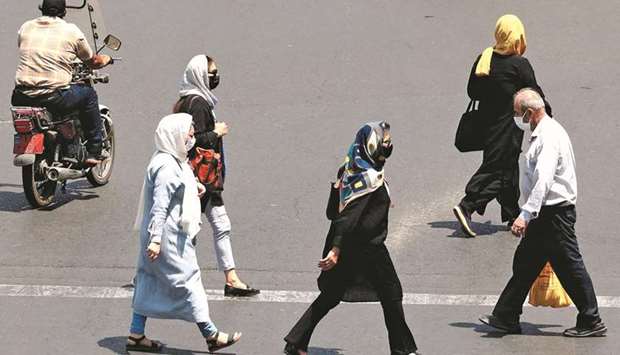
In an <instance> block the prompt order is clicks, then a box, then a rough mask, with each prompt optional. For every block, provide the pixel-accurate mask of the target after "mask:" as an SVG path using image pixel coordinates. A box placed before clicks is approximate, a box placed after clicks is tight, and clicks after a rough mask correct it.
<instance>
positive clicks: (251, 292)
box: [224, 284, 260, 297]
mask: <svg viewBox="0 0 620 355" xmlns="http://www.w3.org/2000/svg"><path fill="white" fill-rule="evenodd" d="M246 287H247V288H237V287H233V286H229V285H228V284H227V285H225V286H224V296H226V297H252V296H256V295H258V294H259V293H260V290H257V289H255V288H252V287H250V285H246Z"/></svg>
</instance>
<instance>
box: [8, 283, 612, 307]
mask: <svg viewBox="0 0 620 355" xmlns="http://www.w3.org/2000/svg"><path fill="white" fill-rule="evenodd" d="M206 291H207V296H208V297H209V300H211V301H224V300H227V301H243V302H265V303H312V301H314V299H315V298H316V297H317V296H318V294H319V293H318V292H313V291H273V290H263V291H261V293H260V294H259V295H258V296H256V297H249V298H230V297H224V292H223V291H221V290H206ZM132 295H133V290H132V289H130V288H123V287H97V286H52V285H2V284H0V297H60V298H101V299H125V298H131V297H132ZM497 298H498V296H496V295H442V294H428V293H405V294H404V298H403V304H405V305H432V306H493V305H495V303H496V302H497ZM597 299H598V305H599V307H601V308H620V297H618V296H599V297H597ZM525 305H526V306H529V304H527V303H526V304H525Z"/></svg>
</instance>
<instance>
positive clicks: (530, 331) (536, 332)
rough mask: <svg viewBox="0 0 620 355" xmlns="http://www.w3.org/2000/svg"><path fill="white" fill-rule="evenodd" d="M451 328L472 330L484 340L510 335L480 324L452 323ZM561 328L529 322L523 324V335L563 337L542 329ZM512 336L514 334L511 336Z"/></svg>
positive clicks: (559, 333)
mask: <svg viewBox="0 0 620 355" xmlns="http://www.w3.org/2000/svg"><path fill="white" fill-rule="evenodd" d="M450 326H452V327H457V328H472V329H473V330H474V332H476V333H482V334H483V335H482V337H483V338H502V337H504V336H506V335H508V334H506V333H504V332H501V331H499V330H496V329H495V328H493V327H490V326H488V325H486V324H480V323H467V322H457V323H450ZM557 327H561V325H559V324H532V323H528V322H521V329H522V334H521V335H530V336H532V335H533V336H563V335H562V333H561V332H546V331H543V330H542V329H544V328H557ZM511 335H512V334H511Z"/></svg>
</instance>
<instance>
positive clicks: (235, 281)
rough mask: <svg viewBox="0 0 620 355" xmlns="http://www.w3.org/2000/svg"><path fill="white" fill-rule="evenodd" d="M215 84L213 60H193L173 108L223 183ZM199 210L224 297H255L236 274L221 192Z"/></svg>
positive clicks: (207, 197)
mask: <svg viewBox="0 0 620 355" xmlns="http://www.w3.org/2000/svg"><path fill="white" fill-rule="evenodd" d="M219 82H220V75H219V73H218V70H217V66H216V64H215V60H213V58H211V57H209V56H207V55H205V54H200V55H197V56H194V57H193V58H192V59H191V60H190V61H189V63H188V64H187V67H186V68H185V72H184V73H183V78H182V80H181V89H180V90H179V100H178V101H177V103H176V105H175V106H174V112H185V113H188V114H190V115H192V118H193V120H194V127H195V128H196V147H200V148H202V149H213V150H214V151H215V152H216V153H218V154H220V156H221V157H222V163H223V179H225V177H226V159H225V155H224V141H223V138H224V136H225V135H226V134H227V133H228V125H227V124H226V123H225V122H218V121H217V120H216V119H215V112H214V110H215V106H216V105H217V103H218V99H217V97H215V95H214V94H213V90H214V89H215V88H216V87H217V86H218V84H219ZM195 153H196V152H195V151H194V150H192V151H190V153H189V155H190V158H193V157H194V154H195ZM208 190H209V189H208ZM202 207H203V210H204V212H205V215H206V216H207V220H208V221H209V224H210V225H211V229H212V230H213V244H214V249H215V254H216V257H217V266H218V270H220V271H222V272H223V273H224V278H225V284H224V296H231V297H250V296H255V295H257V294H258V293H260V290H258V289H255V288H253V287H251V286H249V285H248V284H246V283H244V282H243V281H241V278H240V277H239V275H238V274H237V271H236V265H235V259H234V257H233V250H232V245H231V242H230V234H231V225H230V218H228V213H227V212H226V207H225V206H224V200H223V199H222V191H220V190H216V191H207V192H206V193H205V194H204V196H203V197H202Z"/></svg>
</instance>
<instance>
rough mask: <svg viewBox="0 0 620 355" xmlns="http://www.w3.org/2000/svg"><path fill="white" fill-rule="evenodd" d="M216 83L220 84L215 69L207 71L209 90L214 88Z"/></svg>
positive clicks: (218, 75)
mask: <svg viewBox="0 0 620 355" xmlns="http://www.w3.org/2000/svg"><path fill="white" fill-rule="evenodd" d="M218 85H220V74H218V73H217V70H215V71H213V72H211V73H209V90H213V89H215V88H216V87H217V86H218Z"/></svg>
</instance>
